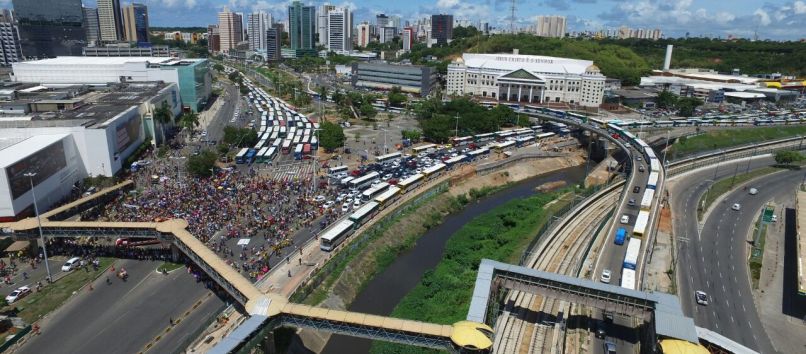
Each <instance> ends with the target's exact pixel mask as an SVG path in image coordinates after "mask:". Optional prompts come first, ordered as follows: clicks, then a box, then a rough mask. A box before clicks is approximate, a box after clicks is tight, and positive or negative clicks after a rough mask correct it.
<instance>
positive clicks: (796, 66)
mask: <svg viewBox="0 0 806 354" xmlns="http://www.w3.org/2000/svg"><path fill="white" fill-rule="evenodd" d="M471 28H472V27H471ZM454 33H455V39H454V41H453V42H451V43H450V44H448V45H447V46H442V47H436V46H435V47H433V48H427V47H426V46H425V44H417V45H415V46H414V47H413V48H412V51H411V52H410V53H408V54H406V55H404V56H403V57H402V59H410V60H411V61H412V63H414V64H423V65H430V66H434V67H437V68H438V69H439V70H440V71H441V72H442V73H445V72H446V70H447V65H448V63H450V61H451V60H453V59H454V58H457V57H459V56H460V55H461V54H462V53H466V52H467V53H510V52H512V49H514V48H517V49H519V50H520V53H521V54H532V55H548V56H557V57H567V58H576V59H587V60H593V61H594V63H596V65H597V66H598V67H599V68H600V69H601V70H602V73H603V74H604V75H605V76H607V77H613V78H618V79H621V80H623V81H624V84H625V85H633V84H637V83H638V82H639V79H640V77H641V75H646V74H648V73H649V71H650V70H651V69H660V68H661V66H662V64H663V58H664V53H665V50H666V45H667V44H673V45H674V46H675V49H674V56H673V59H672V67H698V68H708V69H714V70H717V71H722V72H726V71H730V70H732V69H734V68H739V69H741V70H742V72H743V73H747V74H758V73H768V72H781V73H784V74H791V75H806V66H804V65H802V63H803V62H804V61H806V44H804V43H799V42H766V41H761V42H751V41H746V40H738V41H723V40H718V39H714V40H711V39H700V38H691V39H668V40H659V41H650V40H637V39H626V40H618V39H607V40H600V41H597V40H590V39H571V38H565V39H555V38H541V37H536V36H533V35H529V34H517V35H512V34H505V35H495V36H485V35H481V34H480V33H478V31H474V30H472V29H465V28H462V29H461V30H460V29H459V28H456V29H454ZM429 56H434V57H436V58H437V60H429Z"/></svg>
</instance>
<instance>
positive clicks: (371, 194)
mask: <svg viewBox="0 0 806 354" xmlns="http://www.w3.org/2000/svg"><path fill="white" fill-rule="evenodd" d="M388 187H389V183H386V182H381V183H378V184H376V185H375V186H374V187H371V188H370V189H367V190H365V191H364V193H361V200H363V201H365V202H367V201H370V200H372V199H374V198H375V197H377V196H379V195H380V194H381V193H383V192H384V191H385V190H386V188H388Z"/></svg>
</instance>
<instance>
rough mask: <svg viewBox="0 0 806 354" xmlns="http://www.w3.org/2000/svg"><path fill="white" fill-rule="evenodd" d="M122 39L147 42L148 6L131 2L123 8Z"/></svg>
mask: <svg viewBox="0 0 806 354" xmlns="http://www.w3.org/2000/svg"><path fill="white" fill-rule="evenodd" d="M123 39H124V40H125V41H128V42H137V43H148V41H149V40H148V7H146V6H145V5H143V4H137V3H132V4H131V5H129V6H126V7H124V8H123Z"/></svg>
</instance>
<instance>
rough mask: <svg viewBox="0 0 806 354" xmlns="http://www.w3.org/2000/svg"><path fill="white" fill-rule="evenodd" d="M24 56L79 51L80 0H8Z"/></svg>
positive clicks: (82, 35) (83, 36) (81, 39)
mask: <svg viewBox="0 0 806 354" xmlns="http://www.w3.org/2000/svg"><path fill="white" fill-rule="evenodd" d="M12 4H13V5H14V16H16V18H17V23H18V28H19V33H20V46H21V48H22V55H23V56H24V57H25V58H26V59H33V58H51V57H55V56H57V55H81V48H82V47H83V46H84V44H85V42H86V39H87V34H86V33H85V31H84V12H83V10H82V8H81V0H12Z"/></svg>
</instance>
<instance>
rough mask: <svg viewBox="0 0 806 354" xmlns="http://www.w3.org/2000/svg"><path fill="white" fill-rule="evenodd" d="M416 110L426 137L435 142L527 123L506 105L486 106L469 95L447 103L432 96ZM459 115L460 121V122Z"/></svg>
mask: <svg viewBox="0 0 806 354" xmlns="http://www.w3.org/2000/svg"><path fill="white" fill-rule="evenodd" d="M414 113H415V114H416V117H417V120H418V122H419V123H420V128H422V130H423V136H424V137H425V138H426V139H427V140H429V141H432V142H438V143H445V142H447V141H448V140H449V139H450V138H451V137H453V136H454V135H456V134H457V133H456V130H457V127H458V136H467V135H473V134H480V133H489V132H494V131H498V130H500V129H501V127H506V126H513V125H517V123H527V122H528V120H527V118H521V119H522V120H523V121H522V122H519V120H518V118H519V117H518V114H516V113H515V112H514V111H512V109H510V108H509V107H507V106H503V105H500V106H496V107H494V108H490V109H488V108H486V107H484V106H481V105H479V104H478V103H475V102H473V101H471V100H469V99H467V98H464V97H459V98H456V99H453V100H451V101H448V102H444V103H443V102H442V101H441V100H440V99H439V98H436V97H435V98H430V99H427V100H424V101H421V102H420V103H417V104H416V105H415V106H414ZM457 117H458V122H457Z"/></svg>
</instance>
